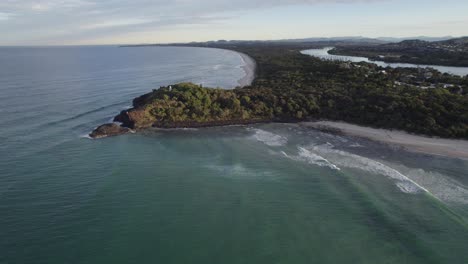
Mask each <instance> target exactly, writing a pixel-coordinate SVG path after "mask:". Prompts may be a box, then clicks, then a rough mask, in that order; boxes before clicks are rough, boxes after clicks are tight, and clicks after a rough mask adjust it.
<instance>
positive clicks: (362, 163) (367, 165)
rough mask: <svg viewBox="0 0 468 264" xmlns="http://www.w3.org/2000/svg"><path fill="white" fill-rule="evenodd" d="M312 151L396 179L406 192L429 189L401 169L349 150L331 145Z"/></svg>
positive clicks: (336, 161) (335, 161)
mask: <svg viewBox="0 0 468 264" xmlns="http://www.w3.org/2000/svg"><path fill="white" fill-rule="evenodd" d="M312 151H313V152H315V153H318V154H320V155H323V156H327V157H328V159H329V160H332V161H333V163H334V164H337V165H338V166H340V167H342V168H343V167H346V168H354V169H360V170H364V171H368V172H371V173H375V174H380V175H384V176H386V177H388V178H391V179H394V180H396V185H397V187H398V188H399V189H400V190H401V191H402V192H405V193H417V192H420V191H424V192H428V193H429V191H428V190H427V189H426V188H424V187H423V186H421V185H419V184H418V183H416V182H415V181H413V180H411V179H410V178H408V177H407V176H405V175H403V174H402V173H400V172H399V171H397V170H395V169H393V168H390V167H389V166H387V165H385V164H383V163H381V162H378V161H375V160H372V159H369V158H366V157H362V156H359V155H356V154H352V153H349V152H345V151H342V150H336V149H333V148H331V147H330V146H329V145H320V146H313V147H312Z"/></svg>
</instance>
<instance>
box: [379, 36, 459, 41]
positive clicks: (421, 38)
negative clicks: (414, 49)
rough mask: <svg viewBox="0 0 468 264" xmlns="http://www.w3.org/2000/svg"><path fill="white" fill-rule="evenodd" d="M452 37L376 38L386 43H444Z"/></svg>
mask: <svg viewBox="0 0 468 264" xmlns="http://www.w3.org/2000/svg"><path fill="white" fill-rule="evenodd" d="M452 38H453V37H452V36H444V37H427V36H418V37H406V38H392V37H379V38H376V39H378V40H381V41H385V42H401V41H404V40H424V41H430V42H433V41H443V40H448V39H452Z"/></svg>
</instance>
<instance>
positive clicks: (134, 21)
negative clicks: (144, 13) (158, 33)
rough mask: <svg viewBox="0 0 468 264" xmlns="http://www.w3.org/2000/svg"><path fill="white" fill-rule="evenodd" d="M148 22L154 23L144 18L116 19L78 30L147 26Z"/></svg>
mask: <svg viewBox="0 0 468 264" xmlns="http://www.w3.org/2000/svg"><path fill="white" fill-rule="evenodd" d="M150 22H154V21H153V20H151V19H144V18H126V19H117V20H106V21H102V22H97V23H94V24H87V25H83V26H81V27H80V28H81V29H84V30H87V29H100V28H111V27H120V26H134V25H141V24H147V23H150Z"/></svg>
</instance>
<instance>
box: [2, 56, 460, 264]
mask: <svg viewBox="0 0 468 264" xmlns="http://www.w3.org/2000/svg"><path fill="white" fill-rule="evenodd" d="M243 64H244V62H243V61H242V59H241V57H240V56H239V55H238V54H236V53H234V52H231V51H225V50H217V49H202V48H168V47H165V48H163V47H145V48H118V47H54V48H50V47H48V48H0V124H1V126H0V263H1V264H7V263H8V264H10V263H44V264H55V263H56V264H63V263H96V264H97V263H99V264H104V263H112V264H116V263H164V264H169V263H203V264H207V263H255V264H261V263H265V264H266V263H268V264H271V263H295V264H298V263H320V264H323V263H334V264H336V263H372V264H375V263H399V264H400V263H424V264H427V263H449V264H458V263H459V264H463V263H468V162H467V161H463V160H460V159H450V158H444V157H437V156H430V155H424V154H412V153H408V152H406V151H404V150H402V149H401V148H399V147H396V146H388V145H383V144H379V143H375V142H371V141H367V140H363V139H358V138H353V137H347V136H338V135H332V134H328V133H324V132H320V131H316V130H312V129H310V128H307V127H304V126H301V125H299V124H262V125H252V126H231V127H217V128H206V129H187V130H147V131H145V132H143V133H138V134H129V135H124V136H118V137H112V138H106V139H101V140H91V139H88V138H87V137H86V136H85V135H86V134H87V133H89V132H90V131H91V130H92V129H93V128H94V127H96V126H97V125H99V124H101V123H104V122H108V121H109V120H110V119H111V118H112V116H114V115H115V114H117V113H118V112H119V111H120V110H122V109H125V108H126V107H129V106H130V104H131V99H132V98H133V97H135V96H138V95H140V94H143V93H146V92H149V91H151V89H153V88H158V87H159V86H161V85H169V84H172V83H177V82H182V81H192V82H195V83H201V84H203V85H206V86H219V87H223V88H232V87H235V86H237V85H238V80H239V79H241V78H242V77H244V75H245V72H244V71H243V70H242V65H243Z"/></svg>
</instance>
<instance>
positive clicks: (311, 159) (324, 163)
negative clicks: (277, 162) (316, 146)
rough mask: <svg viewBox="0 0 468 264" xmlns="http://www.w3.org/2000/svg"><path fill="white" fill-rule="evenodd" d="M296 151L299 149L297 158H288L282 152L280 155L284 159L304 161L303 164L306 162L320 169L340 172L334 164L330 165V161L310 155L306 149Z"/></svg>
mask: <svg viewBox="0 0 468 264" xmlns="http://www.w3.org/2000/svg"><path fill="white" fill-rule="evenodd" d="M298 149H299V154H298V155H297V156H290V155H288V154H287V153H286V152H284V151H281V153H282V154H283V155H284V156H285V157H287V158H290V159H292V160H297V161H305V162H307V163H309V164H313V165H317V166H320V167H328V168H330V169H333V170H340V168H338V167H337V166H336V165H335V164H333V163H331V162H330V161H328V160H327V159H325V158H324V157H322V156H319V155H317V154H315V153H312V152H310V151H308V150H307V149H305V148H302V147H298Z"/></svg>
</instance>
